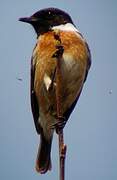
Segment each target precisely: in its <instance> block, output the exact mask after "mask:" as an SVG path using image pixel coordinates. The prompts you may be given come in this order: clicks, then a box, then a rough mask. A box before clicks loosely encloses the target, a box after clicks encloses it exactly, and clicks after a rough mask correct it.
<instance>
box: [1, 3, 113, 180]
mask: <svg viewBox="0 0 117 180" xmlns="http://www.w3.org/2000/svg"><path fill="white" fill-rule="evenodd" d="M52 6H53V7H57V8H61V9H63V10H65V11H67V12H68V13H69V14H70V15H71V17H72V19H73V21H74V23H75V24H76V26H77V27H78V29H79V30H80V31H81V33H82V34H83V35H84V37H85V38H86V39H87V41H88V43H89V46H90V49H91V53H92V67H91V70H90V73H89V75H88V79H87V81H86V83H85V86H84V89H83V92H82V95H81V97H80V99H79V102H78V104H77V106H76V108H75V110H74V112H73V113H72V115H71V117H70V119H69V122H68V123H67V125H66V127H65V129H64V133H65V143H66V144H67V148H68V149H67V157H66V180H71V179H76V180H116V179H117V130H116V129H117V95H116V94H117V1H116V0H98V1H97V0H87V1H85V0H64V1H62V0H42V1H41V0H30V1H29V0H20V1H16V0H9V1H7V0H1V1H0V180H26V179H27V180H40V179H41V180H52V179H53V180H56V179H58V144H57V143H58V141H57V136H56V134H55V136H54V141H53V147H52V163H53V169H52V171H51V172H48V173H47V174H46V175H40V174H37V173H36V172H35V169H34V166H35V159H36V154H37V148H38V143H39V137H38V136H37V134H36V131H35V127H34V123H33V118H32V114H31V108H30V95H29V85H30V83H29V79H30V59H31V54H32V50H33V47H34V45H35V43H36V34H35V32H34V30H33V28H32V27H31V26H30V25H28V24H25V23H21V22H19V21H18V18H19V17H23V16H29V15H31V14H32V13H34V12H36V11H37V10H39V9H41V8H45V7H52ZM18 78H22V81H19V80H18Z"/></svg>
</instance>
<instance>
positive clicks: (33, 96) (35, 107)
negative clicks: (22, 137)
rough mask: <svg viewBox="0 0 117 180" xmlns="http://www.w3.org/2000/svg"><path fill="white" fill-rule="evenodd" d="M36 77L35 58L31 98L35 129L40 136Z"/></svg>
mask: <svg viewBox="0 0 117 180" xmlns="http://www.w3.org/2000/svg"><path fill="white" fill-rule="evenodd" d="M34 77H35V66H34V65H33V58H32V59H31V78H30V81H31V82H30V96H31V109H32V114H33V119H34V123H35V128H36V131H37V133H38V134H40V129H41V127H40V125H39V122H38V120H39V104H38V102H37V98H36V94H35V91H34Z"/></svg>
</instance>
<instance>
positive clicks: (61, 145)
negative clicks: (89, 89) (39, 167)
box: [53, 30, 66, 180]
mask: <svg viewBox="0 0 117 180" xmlns="http://www.w3.org/2000/svg"><path fill="white" fill-rule="evenodd" d="M54 38H55V47H56V52H55V53H54V55H53V57H55V58H56V60H57V62H56V64H57V66H56V104H57V119H58V124H59V123H61V124H62V121H63V119H64V118H63V117H62V116H63V115H62V104H61V98H62V97H61V96H62V88H61V83H62V72H61V61H62V55H63V51H64V48H63V46H62V44H61V39H60V32H59V31H58V30H57V31H54ZM57 133H58V140H59V164H60V170H59V171H60V180H65V157H66V145H65V144H64V135H63V129H62V128H61V129H60V128H58V129H57Z"/></svg>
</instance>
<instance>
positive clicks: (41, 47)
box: [19, 8, 91, 174]
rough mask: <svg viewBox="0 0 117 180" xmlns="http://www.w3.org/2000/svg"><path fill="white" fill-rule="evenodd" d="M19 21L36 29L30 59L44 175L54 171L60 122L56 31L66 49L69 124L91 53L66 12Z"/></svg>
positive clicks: (52, 11)
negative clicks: (55, 137) (53, 151)
mask: <svg viewBox="0 0 117 180" xmlns="http://www.w3.org/2000/svg"><path fill="white" fill-rule="evenodd" d="M19 20H20V21H23V22H26V23H29V24H31V25H32V26H33V28H34V29H35V31H36V34H37V43H36V46H35V48H34V50H33V54H32V60H31V86H30V87H31V88H30V94H31V108H32V114H33V118H34V123H35V127H36V131H37V133H38V134H39V135H40V147H39V151H38V155H37V160H36V170H37V171H38V172H40V173H41V174H43V173H46V172H47V171H48V170H51V144H52V138H53V132H54V129H55V128H52V127H54V126H53V125H54V124H56V123H57V110H56V93H55V91H56V78H55V79H54V82H53V88H50V86H51V84H52V81H53V76H54V74H55V70H56V65H57V63H56V58H55V59H54V57H53V54H54V53H55V52H56V47H55V38H54V31H55V30H59V32H60V39H61V44H62V46H63V48H64V52H63V55H62V62H61V72H62V82H61V87H62V97H61V101H62V102H61V103H62V116H63V117H64V121H65V122H67V120H68V118H69V116H70V114H71V112H72V111H73V109H74V107H75V105H76V103H77V101H78V99H79V96H80V93H81V91H82V88H83V85H84V82H85V81H86V78H87V74H88V71H89V68H90V66H91V54H90V50H89V47H88V44H87V42H86V40H85V39H84V38H83V36H82V35H81V33H80V32H79V31H78V29H77V28H76V26H75V25H74V23H73V21H72V19H71V17H70V16H69V14H67V13H66V12H64V11H62V10H60V9H57V8H47V9H42V10H40V11H38V12H36V13H35V14H33V15H32V16H30V17H25V18H20V19H19Z"/></svg>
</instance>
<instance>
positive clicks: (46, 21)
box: [19, 8, 73, 35]
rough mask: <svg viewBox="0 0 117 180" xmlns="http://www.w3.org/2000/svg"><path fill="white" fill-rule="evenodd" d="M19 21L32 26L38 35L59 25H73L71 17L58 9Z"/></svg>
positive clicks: (44, 11) (45, 10) (41, 11)
mask: <svg viewBox="0 0 117 180" xmlns="http://www.w3.org/2000/svg"><path fill="white" fill-rule="evenodd" d="M19 20H20V21H23V22H26V23H29V24H31V25H32V26H33V27H34V29H35V31H36V33H37V35H40V34H43V33H45V32H47V31H49V30H51V28H52V27H54V26H57V25H61V24H66V23H72V24H73V22H72V19H71V17H70V16H69V15H68V14H67V13H66V12H64V11H62V10H60V9H57V8H47V9H42V10H40V11H38V12H36V13H35V14H33V15H32V16H30V17H25V18H20V19H19Z"/></svg>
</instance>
